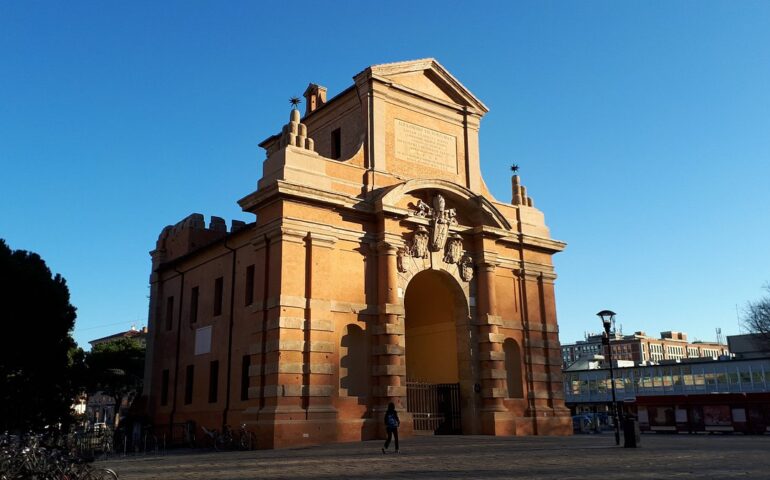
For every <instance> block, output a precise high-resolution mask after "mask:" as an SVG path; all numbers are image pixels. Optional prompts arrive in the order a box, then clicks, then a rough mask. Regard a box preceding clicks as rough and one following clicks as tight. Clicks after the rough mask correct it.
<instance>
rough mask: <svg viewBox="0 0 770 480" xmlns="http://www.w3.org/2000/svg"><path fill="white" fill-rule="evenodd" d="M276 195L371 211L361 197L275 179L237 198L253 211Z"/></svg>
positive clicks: (248, 209) (245, 208) (247, 208)
mask: <svg viewBox="0 0 770 480" xmlns="http://www.w3.org/2000/svg"><path fill="white" fill-rule="evenodd" d="M278 196H287V197H293V198H299V199H303V200H306V201H310V202H313V203H321V204H326V205H334V206H337V207H342V208H346V209H349V210H354V211H357V212H361V213H373V211H372V207H371V204H369V203H367V202H366V201H364V200H363V199H361V198H358V197H352V196H350V195H345V194H342V193H336V192H330V191H328V190H321V189H317V188H312V187H308V186H305V185H297V184H295V183H291V182H287V181H285V180H276V182H275V183H273V184H271V185H270V186H268V187H266V188H264V189H261V190H257V191H255V192H253V193H251V194H249V195H247V196H245V197H243V198H242V199H240V200H238V205H240V206H241V208H242V209H243V210H244V211H252V212H253V211H254V210H256V209H258V208H259V207H261V206H262V205H264V204H266V203H268V202H269V201H270V200H272V199H274V198H275V197H278Z"/></svg>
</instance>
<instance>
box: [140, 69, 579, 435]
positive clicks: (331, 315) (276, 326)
mask: <svg viewBox="0 0 770 480" xmlns="http://www.w3.org/2000/svg"><path fill="white" fill-rule="evenodd" d="M305 99H306V112H305V115H304V117H303V118H300V112H299V111H298V110H292V111H291V115H290V120H289V123H288V124H286V125H285V126H284V127H283V129H282V130H281V133H279V134H277V135H274V136H272V137H270V138H268V139H266V140H265V141H264V142H262V143H261V144H260V146H261V147H263V148H264V149H265V150H266V151H267V159H266V160H265V161H264V163H263V170H262V177H261V178H260V179H259V181H258V184H257V189H256V191H254V192H253V193H251V194H249V195H247V196H245V197H244V198H242V199H241V200H239V202H238V203H239V205H240V206H241V207H242V208H243V210H244V211H246V212H249V213H251V214H254V215H255V221H254V222H253V223H250V224H244V223H242V222H235V221H234V222H233V223H232V225H231V227H230V228H229V229H228V228H227V225H226V224H225V222H224V220H222V219H221V218H218V217H212V218H211V220H210V222H209V224H208V225H206V224H205V222H204V219H203V216H202V215H199V214H194V215H191V216H189V217H187V218H186V219H184V220H182V221H181V222H179V223H177V224H176V225H174V226H168V227H166V228H165V229H163V231H162V233H161V234H160V237H159V239H158V242H157V247H156V249H155V250H154V251H153V252H152V253H151V254H152V275H151V299H150V321H149V327H150V334H149V336H148V361H147V370H146V378H145V385H146V387H145V393H146V394H147V395H148V397H149V398H148V401H147V403H148V406H149V408H150V414H151V416H152V418H153V420H154V422H155V423H156V424H157V425H171V424H179V423H182V422H186V421H194V422H196V424H197V425H199V426H205V427H207V428H219V427H221V425H223V424H231V425H236V424H239V423H241V422H243V423H246V424H247V426H248V428H250V429H251V430H253V431H254V432H255V433H256V435H257V437H258V444H259V446H260V447H261V448H274V447H284V446H292V445H301V444H310V443H322V442H333V441H351V440H360V439H371V438H376V437H378V436H379V435H381V434H382V433H383V432H382V430H383V422H382V414H383V411H384V409H385V407H386V405H387V404H388V402H394V403H395V404H396V406H397V408H398V409H400V411H401V414H400V415H401V419H402V431H404V433H407V434H408V433H409V432H410V431H411V430H412V429H413V428H417V429H427V430H435V431H437V432H440V431H442V428H443V431H447V430H446V429H445V428H444V427H445V426H446V424H447V422H449V421H450V418H455V419H456V425H455V426H454V427H453V429H452V431H454V432H462V433H467V434H489V435H530V434H559V435H561V434H569V433H570V432H571V422H570V417H569V410H567V409H566V408H565V407H564V399H563V389H562V376H561V355H560V347H559V341H558V334H557V330H558V329H557V324H556V311H555V302H554V285H553V281H554V279H555V275H554V272H553V267H552V262H551V256H552V255H553V254H554V253H556V252H559V251H561V250H562V249H563V248H564V244H563V243H561V242H558V241H555V240H552V239H551V238H550V236H549V231H548V229H547V227H546V225H545V223H544V218H543V214H542V213H541V212H540V211H539V210H537V209H535V207H534V206H533V202H532V199H531V198H530V197H529V196H528V195H527V193H526V189H525V188H524V187H523V186H522V185H520V182H519V178H518V177H517V176H514V177H513V179H512V200H511V202H510V203H507V202H500V201H498V200H495V199H494V198H493V197H492V195H491V194H490V193H489V191H488V190H487V187H486V185H485V184H484V181H483V179H482V178H481V170H480V166H479V161H480V159H479V147H478V131H479V125H480V120H481V117H482V116H483V115H484V114H485V113H486V112H487V108H486V106H485V105H484V104H483V103H481V101H479V100H478V99H477V98H476V97H474V96H473V94H471V93H470V92H469V91H468V90H467V89H466V88H465V87H463V85H462V84H460V82H458V81H457V80H456V79H455V78H454V77H453V76H452V75H450V74H449V73H448V72H447V71H446V70H445V69H444V68H443V67H442V66H441V65H440V64H438V63H437V62H436V61H435V60H432V59H426V60H417V61H410V62H401V63H393V64H385V65H377V66H372V67H369V68H367V69H365V70H364V71H362V72H361V73H359V74H357V75H356V76H355V77H354V84H353V85H352V86H351V87H349V88H348V89H346V90H344V91H343V92H341V93H340V94H338V95H337V96H335V97H334V98H332V99H329V100H327V98H326V89H325V88H323V87H320V86H318V85H315V84H311V85H310V86H309V87H308V89H307V91H306V92H305ZM431 386H436V388H432V387H431ZM450 387H451V388H450ZM413 388H414V390H410V389H413ZM421 392H423V393H421ZM425 392H427V393H425ZM447 392H450V393H447ZM448 395H449V396H448ZM450 396H451V398H450ZM407 398H409V399H410V400H409V402H407ZM413 420H414V421H413ZM418 420H420V421H418Z"/></svg>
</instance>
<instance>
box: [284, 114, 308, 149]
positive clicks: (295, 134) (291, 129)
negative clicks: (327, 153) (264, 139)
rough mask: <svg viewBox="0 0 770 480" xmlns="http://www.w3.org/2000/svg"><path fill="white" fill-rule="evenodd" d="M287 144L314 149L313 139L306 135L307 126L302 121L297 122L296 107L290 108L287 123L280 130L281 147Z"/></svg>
mask: <svg viewBox="0 0 770 480" xmlns="http://www.w3.org/2000/svg"><path fill="white" fill-rule="evenodd" d="M287 145H291V146H293V147H299V148H304V149H305V150H310V151H314V150H315V143H314V142H313V139H312V138H309V137H308V136H307V126H306V125H305V124H304V123H299V110H297V109H292V110H291V115H290V116H289V123H287V124H286V125H284V126H283V130H282V131H281V147H285V146H287Z"/></svg>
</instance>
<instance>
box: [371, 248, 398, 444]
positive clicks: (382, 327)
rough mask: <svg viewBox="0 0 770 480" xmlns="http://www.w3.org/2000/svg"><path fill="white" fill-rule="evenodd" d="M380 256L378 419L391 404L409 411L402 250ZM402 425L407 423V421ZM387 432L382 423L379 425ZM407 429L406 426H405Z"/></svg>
mask: <svg viewBox="0 0 770 480" xmlns="http://www.w3.org/2000/svg"><path fill="white" fill-rule="evenodd" d="M377 250H378V252H379V255H380V257H379V259H380V261H379V266H380V268H379V277H378V282H379V287H380V288H379V308H380V315H379V325H378V326H377V328H376V330H375V332H376V333H377V337H378V342H377V346H376V348H375V355H377V360H376V362H375V366H374V372H373V373H374V375H375V376H377V378H378V382H377V388H376V392H375V396H376V397H378V398H379V401H378V405H377V408H375V415H376V416H377V418H378V420H379V415H380V414H381V413H382V412H383V411H384V409H385V408H386V407H387V404H388V403H389V402H393V403H394V404H395V405H396V408H397V409H398V410H403V409H405V408H406V379H405V375H406V365H405V363H404V341H403V337H404V322H403V318H404V307H403V305H402V304H401V300H400V298H399V296H398V267H397V265H396V261H397V258H396V256H397V252H398V248H397V247H396V246H394V245H393V244H391V243H388V242H380V243H379V244H378V245H377ZM403 420H404V419H403V418H402V424H404V423H406V422H404V421H403ZM378 424H379V425H380V426H379V428H380V429H384V427H383V424H382V422H379V423H378ZM405 426H406V425H405Z"/></svg>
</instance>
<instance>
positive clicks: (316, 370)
mask: <svg viewBox="0 0 770 480" xmlns="http://www.w3.org/2000/svg"><path fill="white" fill-rule="evenodd" d="M335 242H336V239H335V238H334V237H331V236H328V235H321V234H318V233H314V232H311V233H309V234H308V236H307V261H306V262H305V263H306V272H305V274H306V277H307V282H306V284H307V285H308V290H309V291H308V292H307V293H306V295H307V312H306V315H305V322H304V330H305V343H304V347H305V349H304V359H303V365H302V373H303V382H302V384H303V388H304V392H303V393H304V395H305V407H306V408H307V416H308V418H309V419H313V418H318V419H321V418H327V419H328V418H334V417H336V412H337V410H336V409H335V408H334V406H333V405H332V401H331V400H332V393H333V391H334V386H333V385H332V384H331V381H332V375H333V373H334V368H335V365H337V364H338V363H339V362H335V361H333V360H334V359H335V358H336V352H337V348H336V339H335V338H334V334H333V331H334V328H333V321H332V313H331V296H332V291H333V289H334V288H335V287H336V285H337V284H336V282H334V281H333V278H332V252H333V248H334V244H335ZM329 440H332V439H331V438H330V439H329Z"/></svg>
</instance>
